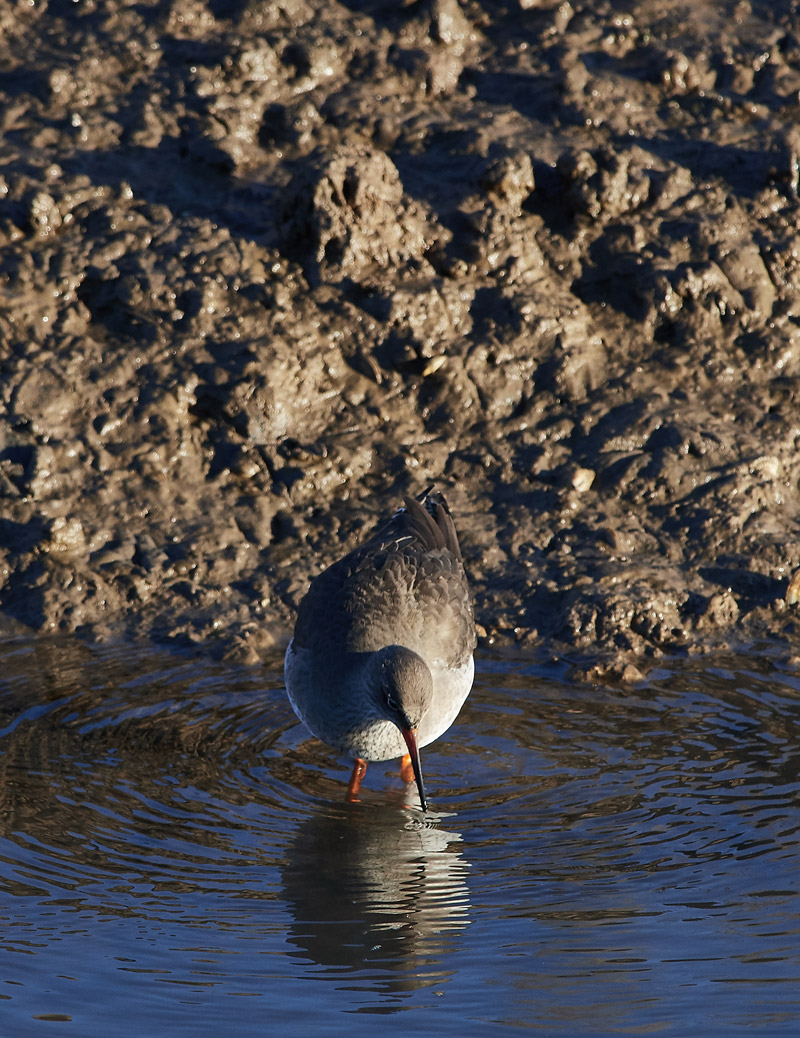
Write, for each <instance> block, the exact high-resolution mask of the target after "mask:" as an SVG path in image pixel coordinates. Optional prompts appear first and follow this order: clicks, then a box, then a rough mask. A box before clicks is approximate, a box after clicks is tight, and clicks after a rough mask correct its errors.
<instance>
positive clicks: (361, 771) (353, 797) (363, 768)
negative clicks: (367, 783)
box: [347, 757, 367, 801]
mask: <svg viewBox="0 0 800 1038" xmlns="http://www.w3.org/2000/svg"><path fill="white" fill-rule="evenodd" d="M366 773H367V762H366V761H365V760H362V759H361V758H360V757H356V762H355V764H354V765H353V774H352V775H351V776H350V783H349V785H348V787H347V799H348V800H350V801H358V791H359V790H360V789H361V780H362V779H363V777H364V776H365V775H366Z"/></svg>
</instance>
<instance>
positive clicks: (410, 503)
mask: <svg viewBox="0 0 800 1038" xmlns="http://www.w3.org/2000/svg"><path fill="white" fill-rule="evenodd" d="M475 641H476V639H475V625H474V620H473V614H472V602H471V600H470V595H469V591H468V588H467V582H466V576H465V574H464V567H463V563H462V561H461V551H460V548H459V545H458V537H457V535H456V530H455V526H454V524H453V520H452V517H451V515H450V512H449V510H448V508H447V505H446V503H445V501H444V498H443V497H442V496H441V494H427V495H426V496H425V498H424V500H423V501H422V502H420V501H418V500H415V499H413V498H407V499H406V501H405V505H404V507H403V508H402V509H399V510H398V511H397V512H395V514H394V515H393V516H392V517H391V518H390V519H389V520H387V522H386V523H384V524H383V525H382V526H381V527H379V528H378V530H376V532H375V533H374V534H373V535H372V536H371V537H370V538H369V539H368V540H367V541H366V542H365V543H364V544H363V545H361V546H360V547H358V548H356V549H355V550H354V551H352V552H350V554H349V555H346V556H345V557H344V558H343V559H341V560H340V561H339V562H337V563H334V565H333V566H331V567H330V568H329V569H327V570H325V572H324V573H321V574H320V575H319V576H318V577H317V578H316V579H315V581H314V582H313V584H312V585H311V588H310V590H309V593H308V595H307V596H306V598H305V599H304V601H303V603H302V604H301V607H300V611H299V614H298V618H297V626H296V628H295V644H296V645H297V646H298V647H302V648H307V649H310V650H311V651H312V652H313V653H314V655H318V654H321V658H324V657H325V655H326V654H327V653H328V652H333V651H335V652H337V653H339V654H341V653H342V651H345V652H348V653H365V652H374V651H377V650H378V649H381V648H383V647H384V646H386V645H395V644H399V645H404V646H406V647H407V648H409V649H413V650H414V651H415V652H417V653H419V655H420V656H422V658H423V659H424V660H425V661H426V662H427V663H428V664H429V666H431V665H435V666H439V665H445V666H448V667H453V666H456V667H457V666H461V665H463V664H465V663H466V662H467V660H468V659H469V658H470V657H471V656H472V651H473V649H474V647H475Z"/></svg>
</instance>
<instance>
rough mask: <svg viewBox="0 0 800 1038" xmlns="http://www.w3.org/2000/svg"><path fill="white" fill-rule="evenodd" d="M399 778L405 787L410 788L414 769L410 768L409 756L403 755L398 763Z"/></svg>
mask: <svg viewBox="0 0 800 1038" xmlns="http://www.w3.org/2000/svg"><path fill="white" fill-rule="evenodd" d="M400 778H401V779H402V780H403V782H405V784H406V785H407V786H410V785H411V783H412V782H414V781H415V779H414V768H413V767H412V766H411V754H410V753H404V754H403V759H402V760H401V761H400Z"/></svg>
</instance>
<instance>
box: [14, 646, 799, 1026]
mask: <svg viewBox="0 0 800 1038" xmlns="http://www.w3.org/2000/svg"><path fill="white" fill-rule="evenodd" d="M0 675H2V676H0V796H1V797H2V800H1V801H0V807H1V810H0V1030H2V1033H3V1034H9V1035H14V1036H27V1035H39V1034H45V1033H46V1034H48V1035H51V1034H57V1033H62V1032H63V1033H69V1034H76V1035H80V1036H81V1038H83V1036H86V1038H91V1036H95V1035H97V1036H101V1035H102V1036H105V1035H108V1034H110V1033H113V1034H115V1035H122V1036H137V1038H138V1036H141V1035H148V1036H152V1035H162V1034H165V1035H166V1034H169V1035H197V1034H215V1033H225V1034H232V1035H267V1034H268V1035H280V1034H289V1033H292V1034H315V1035H318V1034H338V1033H342V1032H343V1031H345V1029H346V1031H347V1033H348V1034H354V1033H355V1034H367V1033H372V1032H373V1031H374V1030H375V1028H376V1026H377V1027H380V1026H381V1025H382V1021H377V1020H375V1019H374V1017H375V1016H376V1015H381V1016H387V1015H391V1014H400V1016H399V1019H398V1021H397V1025H398V1027H401V1028H402V1031H403V1033H404V1034H431V1033H437V1034H456V1033H457V1034H464V1033H469V1034H496V1033H498V1032H500V1031H505V1030H509V1031H511V1030H517V1029H520V1028H523V1029H526V1030H528V1031H532V1032H533V1033H539V1034H544V1035H571V1036H573V1035H576V1034H580V1035H618V1034H625V1035H644V1034H658V1035H680V1036H685V1035H688V1034H702V1035H703V1036H704V1038H713V1036H717V1035H719V1036H720V1038H729V1036H731V1035H735V1034H739V1033H745V1032H747V1033H748V1034H749V1033H751V1032H755V1033H761V1034H766V1035H770V1036H772V1035H793V1036H794V1035H797V1034H798V1033H800V855H799V854H798V851H799V850H800V779H799V776H798V773H799V772H800V675H798V674H797V673H796V672H795V671H794V670H793V669H792V667H791V666H790V665H789V664H787V663H782V662H780V660H779V658H778V657H777V655H774V654H773V655H771V654H769V653H768V652H765V653H764V654H762V655H755V654H754V655H751V656H738V657H736V656H727V657H715V658H709V659H705V660H695V661H693V662H691V663H688V664H687V663H684V664H680V665H675V666H674V667H672V668H671V669H666V668H665V669H662V670H661V671H659V672H656V673H654V674H651V676H650V677H649V679H648V680H647V681H646V682H643V683H642V685H641V686H640V687H637V688H634V689H626V690H624V691H623V690H613V689H607V688H592V687H588V686H576V685H571V684H568V683H566V682H564V681H563V680H560V678H559V675H558V673H557V672H556V671H555V670H549V671H548V670H546V669H543V668H541V667H535V666H525V665H523V664H521V663H519V662H517V663H508V662H505V663H504V662H498V661H486V660H483V661H482V662H481V663H480V665H479V670H478V676H477V680H476V685H475V690H474V692H473V694H472V696H471V697H470V700H469V702H468V704H467V706H466V707H465V709H464V711H463V712H462V715H461V717H460V718H459V720H458V722H457V724H456V725H455V726H454V728H453V729H452V730H451V733H450V735H449V737H447V738H446V739H444V740H442V741H440V742H439V743H436V744H434V745H432V746H429V747H427V748H426V749H425V750H424V751H423V769H424V772H425V777H426V783H427V786H428V788H429V792H430V797H431V803H432V811H430V812H429V814H428V815H427V816H423V815H422V814H421V813H420V811H419V810H418V808H417V807H416V806H415V805H416V803H417V802H416V798H415V795H414V792H413V789H410V788H409V789H406V788H405V787H404V786H403V784H402V783H401V781H400V779H399V777H398V776H397V775H396V773H395V772H394V771H393V770H392V768H391V767H388V766H387V765H383V764H380V765H374V764H373V765H372V766H371V767H370V769H369V771H368V773H367V778H366V780H365V786H364V789H363V796H362V799H361V802H360V803H357V804H348V803H345V802H344V792H345V785H346V780H347V777H348V766H347V763H346V762H343V761H342V760H340V759H339V758H337V757H336V756H335V755H334V754H332V753H331V752H329V751H328V750H327V749H326V748H325V747H323V746H321V745H320V744H319V743H317V742H315V741H313V740H311V739H309V738H308V737H307V736H306V734H305V732H304V729H303V728H302V727H301V726H300V725H299V724H298V723H296V722H295V719H294V716H293V714H292V713H291V710H290V708H289V706H288V704H287V702H286V700H285V696H284V693H283V689H282V684H281V674H280V669H279V667H278V665H277V663H276V668H275V669H274V670H254V669H247V670H245V669H231V668H226V667H225V666H223V665H220V664H213V663H210V662H208V661H206V660H202V659H199V660H198V659H192V658H187V657H180V656H176V655H169V654H166V653H164V652H161V651H146V650H144V649H141V648H138V649H132V648H130V647H124V648H116V649H113V650H112V649H107V650H102V651H90V650H88V649H87V648H85V647H83V646H80V645H77V644H75V643H73V642H61V641H50V642H38V643H24V642H13V643H7V644H6V645H4V646H0Z"/></svg>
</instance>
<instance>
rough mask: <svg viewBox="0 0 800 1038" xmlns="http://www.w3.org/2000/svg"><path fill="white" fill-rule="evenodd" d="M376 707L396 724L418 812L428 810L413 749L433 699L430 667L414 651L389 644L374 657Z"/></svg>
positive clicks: (415, 746) (417, 752)
mask: <svg viewBox="0 0 800 1038" xmlns="http://www.w3.org/2000/svg"><path fill="white" fill-rule="evenodd" d="M375 662H376V667H377V680H376V682H375V686H374V687H375V694H376V696H377V699H378V702H377V706H378V709H379V711H380V712H381V714H382V715H383V716H384V717H385V718H386V720H388V721H391V722H392V724H395V725H397V727H398V728H399V729H400V733H401V735H402V736H403V739H404V740H405V744H406V747H407V748H408V753H409V756H410V757H411V765H412V767H413V769H414V777H415V779H416V780H417V789H418V790H419V799H420V803H421V804H422V810H423V811H426V810H427V808H428V805H427V800H426V799H425V787H424V784H423V781H422V769H421V767H420V762H419V750H418V749H417V729H418V728H419V725H420V722H421V721H422V717H423V715H424V713H425V711H426V710H427V709H428V708H429V707H430V705H431V699H432V697H433V678H432V677H431V672H430V668H429V667H428V665H427V664H426V663H425V661H424V660H423V659H422V657H421V656H419V655H418V654H417V653H416V652H412V650H411V649H406V648H405V647H404V646H402V645H389V646H387V647H386V648H384V649H381V650H380V652H378V653H377V655H376V661H375Z"/></svg>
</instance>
